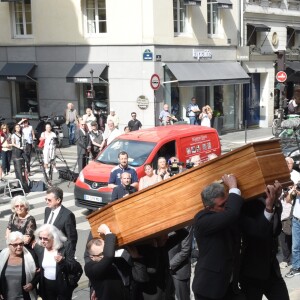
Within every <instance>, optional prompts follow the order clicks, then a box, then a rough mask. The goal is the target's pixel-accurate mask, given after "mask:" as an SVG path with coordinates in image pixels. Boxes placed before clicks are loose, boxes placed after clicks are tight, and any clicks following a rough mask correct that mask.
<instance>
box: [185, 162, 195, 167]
mask: <svg viewBox="0 0 300 300" xmlns="http://www.w3.org/2000/svg"><path fill="white" fill-rule="evenodd" d="M194 165H195V164H194V163H193V162H187V163H186V164H185V167H186V168H187V169H191V168H192V167H193V166H194Z"/></svg>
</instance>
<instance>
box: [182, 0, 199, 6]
mask: <svg viewBox="0 0 300 300" xmlns="http://www.w3.org/2000/svg"><path fill="white" fill-rule="evenodd" d="M183 4H184V5H189V6H195V5H201V0H184V1H183Z"/></svg>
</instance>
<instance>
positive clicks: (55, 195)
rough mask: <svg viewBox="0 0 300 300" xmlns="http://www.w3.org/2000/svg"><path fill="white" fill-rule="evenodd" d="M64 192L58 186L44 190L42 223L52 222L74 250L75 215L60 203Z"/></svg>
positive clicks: (75, 241) (75, 240) (75, 238)
mask: <svg viewBox="0 0 300 300" xmlns="http://www.w3.org/2000/svg"><path fill="white" fill-rule="evenodd" d="M63 195H64V192H63V190H62V189H60V188H59V187H54V186H53V187H51V188H49V189H48V190H47V192H46V198H45V200H46V203H47V206H48V207H46V208H45V216H44V224H46V223H47V224H53V225H54V226H56V227H57V228H58V229H59V230H61V231H62V232H63V233H64V235H65V236H66V237H67V239H68V241H70V242H71V244H72V247H73V249H74V251H75V250H76V244H77V239H78V236H77V230H76V220H75V215H74V214H73V213H72V212H71V211H70V210H69V209H67V208H66V207H64V206H63V205H62V201H63Z"/></svg>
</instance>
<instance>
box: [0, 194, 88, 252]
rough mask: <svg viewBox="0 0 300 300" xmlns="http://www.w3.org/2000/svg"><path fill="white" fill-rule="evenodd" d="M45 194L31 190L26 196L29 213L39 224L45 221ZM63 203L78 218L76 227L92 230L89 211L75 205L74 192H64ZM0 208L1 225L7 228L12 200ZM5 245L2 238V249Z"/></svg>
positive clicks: (0, 244) (0, 205)
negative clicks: (87, 217) (88, 215)
mask: <svg viewBox="0 0 300 300" xmlns="http://www.w3.org/2000/svg"><path fill="white" fill-rule="evenodd" d="M45 195H46V192H31V193H29V194H27V196H26V199H27V200H28V202H29V203H30V211H29V213H30V214H31V215H32V216H34V217H35V219H36V222H37V225H38V226H39V225H42V224H43V223H44V211H45V207H46V203H45ZM62 204H63V205H64V206H65V207H67V208H68V209H70V210H71V211H72V212H73V213H74V215H75V218H76V228H77V230H78V231H79V230H90V225H89V222H88V221H87V219H86V216H87V214H88V211H87V210H86V209H83V208H82V209H81V208H79V207H77V206H75V200H74V196H73V193H67V192H64V199H63V202H62ZM0 209H1V212H0V226H1V227H2V228H6V226H7V223H8V220H9V217H10V215H11V213H12V212H11V204H10V201H9V202H7V203H1V204H0ZM4 246H5V245H4V241H3V240H1V239H0V249H2V248H3V247H4Z"/></svg>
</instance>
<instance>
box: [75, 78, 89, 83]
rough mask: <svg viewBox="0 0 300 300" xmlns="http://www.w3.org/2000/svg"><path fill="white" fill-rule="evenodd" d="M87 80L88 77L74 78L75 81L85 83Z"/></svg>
mask: <svg viewBox="0 0 300 300" xmlns="http://www.w3.org/2000/svg"><path fill="white" fill-rule="evenodd" d="M89 81H90V79H88V78H78V77H75V78H74V82H75V83H87V82H89Z"/></svg>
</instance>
